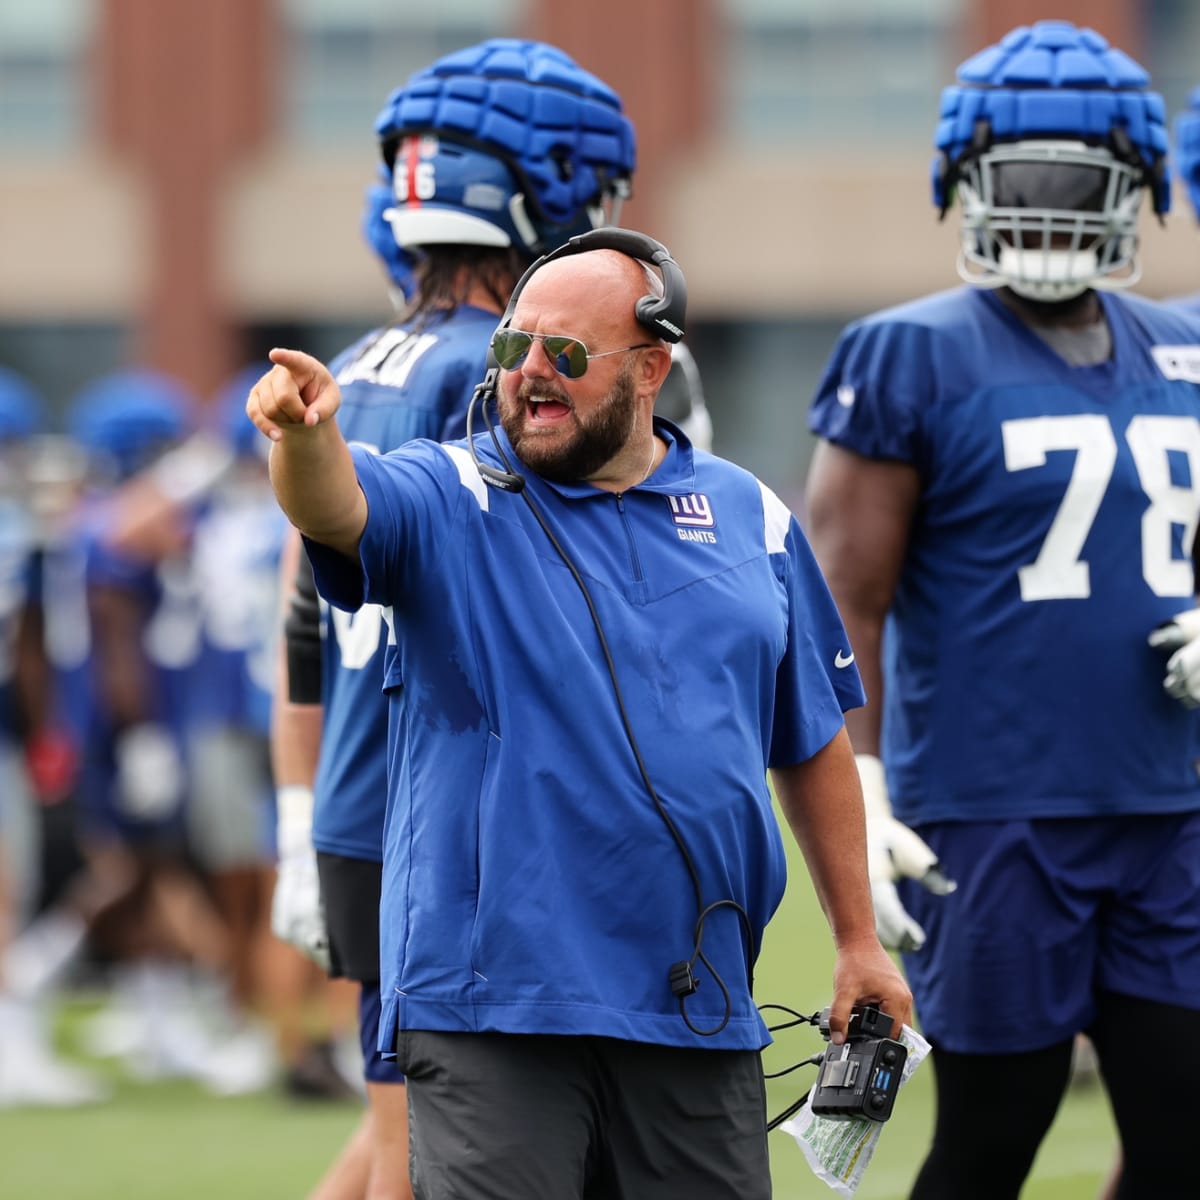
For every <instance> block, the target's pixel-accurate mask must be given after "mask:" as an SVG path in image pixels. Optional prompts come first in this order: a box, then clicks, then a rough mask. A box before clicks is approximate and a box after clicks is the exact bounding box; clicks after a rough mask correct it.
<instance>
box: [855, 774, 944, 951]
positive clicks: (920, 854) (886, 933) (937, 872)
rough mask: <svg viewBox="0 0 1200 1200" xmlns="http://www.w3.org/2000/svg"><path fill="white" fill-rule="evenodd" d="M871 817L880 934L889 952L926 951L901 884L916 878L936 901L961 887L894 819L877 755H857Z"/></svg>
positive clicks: (870, 853) (871, 870) (870, 865)
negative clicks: (899, 887) (900, 890)
mask: <svg viewBox="0 0 1200 1200" xmlns="http://www.w3.org/2000/svg"><path fill="white" fill-rule="evenodd" d="M854 762H855V765H856V766H857V767H858V777H859V779H860V780H861V781H862V792H863V807H864V808H865V810H866V815H867V874H868V876H869V877H870V880H871V899H872V901H873V902H874V904H875V932H876V933H877V934H878V935H879V940H880V941H881V942H882V943H883V945H884V946H886V947H887V948H888V949H889V950H920V948H921V947H922V946H923V945H924V944H925V930H923V929H922V928H921V926H920V925H918V924H917V922H916V921H914V920H913V919H912V917H910V916H909V915H908V913H907V912H906V911H905V908H904V905H903V904H901V903H900V896H899V894H898V893H897V891H896V880H897V879H901V878H908V879H915V880H917V882H918V883H920V884H921V885H922V886H923V887H925V888H927V889H928V890H929V891H931V892H933V894H934V895H935V896H945V895H947V894H949V893H950V892H952V891H954V889H955V888H956V887H957V886H958V884H956V883H955V882H954V880H952V879H950V878H948V877H947V876H946V874H945V873H944V872H943V871H942V868H941V864H940V863H939V862H938V858H937V855H936V854H934V852H933V851H932V850H931V849H930V848H929V847H928V846H927V845H926V844H925V843H924V842H923V841H922V840H921V838H919V837H918V836H917V835H916V834H915V833H913V831H912V830H911V829H909V827H908V826H907V825H902V824H901V823H900V822H899V821H897V820H896V818H895V817H893V816H892V806H891V803H890V802H889V801H888V793H887V780H886V779H885V778H884V774H883V763H881V762H880V761H879V759H878V758H876V757H875V755H874V754H856V755H855V756H854Z"/></svg>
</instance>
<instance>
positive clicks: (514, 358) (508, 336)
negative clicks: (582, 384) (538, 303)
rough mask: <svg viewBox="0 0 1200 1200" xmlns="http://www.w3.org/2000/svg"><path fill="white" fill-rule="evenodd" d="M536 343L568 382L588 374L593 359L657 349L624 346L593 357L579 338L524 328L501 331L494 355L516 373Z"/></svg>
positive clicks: (644, 344)
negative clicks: (530, 330) (529, 330)
mask: <svg viewBox="0 0 1200 1200" xmlns="http://www.w3.org/2000/svg"><path fill="white" fill-rule="evenodd" d="M534 342H541V343H542V349H543V350H544V351H545V352H546V357H547V358H548V359H549V360H550V361H551V363H553V365H554V369H555V370H556V371H557V372H558V373H559V374H560V375H565V376H566V377H567V378H568V379H579V378H581V377H582V376H584V375H586V374H587V367H588V359H590V358H607V357H608V356H609V355H610V354H628V353H629V352H630V351H631V350H650V349H653V346H654V343H653V342H639V343H638V344H637V345H636V346H622V347H621V348H620V350H601V351H600V352H599V353H598V354H591V353H589V352H588V348H587V346H585V345H584V344H583V342H581V341H580V340H579V339H578V338H573V337H563V336H561V335H560V334H556V333H526V332H524V330H521V329H497V330H496V332H495V333H494V334H493V335H492V353H493V354H494V355H495V356H496V361H497V362H498V363H499V364H500V366H501V367H502V368H503V369H504V370H505V371H515V370H517V369H518V368H519V367H520V366H521V364H522V363H524V361H525V359H526V358H528V357H529V351H530V349H531V348H532V346H533V343H534Z"/></svg>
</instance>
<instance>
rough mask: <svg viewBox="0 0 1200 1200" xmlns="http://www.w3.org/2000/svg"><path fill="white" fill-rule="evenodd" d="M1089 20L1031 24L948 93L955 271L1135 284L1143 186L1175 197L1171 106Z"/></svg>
mask: <svg viewBox="0 0 1200 1200" xmlns="http://www.w3.org/2000/svg"><path fill="white" fill-rule="evenodd" d="M1149 83H1150V76H1149V75H1148V74H1147V72H1146V71H1145V70H1144V68H1142V67H1141V66H1139V65H1138V64H1137V63H1136V62H1134V61H1133V59H1131V58H1130V57H1129V56H1128V55H1127V54H1124V53H1123V52H1122V51H1120V50H1118V49H1116V48H1115V47H1112V46H1110V45H1109V44H1108V42H1107V41H1106V40H1105V39H1104V38H1103V37H1101V35H1100V34H1098V33H1096V32H1095V31H1094V30H1091V29H1080V28H1077V27H1076V26H1074V25H1072V24H1070V23H1069V22H1067V21H1039V22H1037V23H1036V24H1034V25H1033V26H1021V27H1020V28H1018V29H1014V30H1013V31H1012V32H1011V33H1009V34H1007V35H1006V36H1005V37H1004V38H1003V39H1002V40H1001V41H1000V42H999V43H998V44H996V45H994V46H989V47H988V48H987V49H985V50H982V51H980V52H979V53H978V54H975V55H973V56H972V57H971V58H969V59H967V61H966V62H964V63H963V64H962V65H961V66H960V67H959V68H958V72H957V82H956V83H955V84H953V85H952V86H950V87H947V88H946V89H945V90H944V91H943V92H942V103H941V113H940V118H939V121H938V126H937V132H936V134H935V137H934V145H935V147H936V149H937V155H936V157H935V158H934V161H933V171H932V174H933V180H932V182H933V201H934V203H935V204H936V205H937V206H938V208H939V209H940V210H941V212H942V215H943V216H944V215H945V213H946V212H947V210H948V209H949V208H950V207H951V205H952V204H953V202H954V200H955V199H957V200H958V201H959V204H960V207H961V209H962V236H961V250H960V254H959V274H960V275H962V277H963V278H964V279H965V280H967V282H969V283H973V284H977V285H979V286H983V287H999V286H1008V287H1011V288H1012V289H1013V290H1014V291H1016V292H1019V293H1020V294H1022V295H1025V296H1028V297H1030V298H1031V299H1036V300H1048V301H1057V300H1066V299H1070V298H1071V297H1072V296H1075V295H1078V294H1079V293H1081V292H1083V291H1085V290H1086V289H1088V288H1090V287H1105V288H1118V287H1128V286H1129V285H1131V284H1133V283H1136V282H1137V280H1138V278H1139V277H1140V269H1139V267H1138V265H1137V259H1136V251H1137V214H1138V209H1139V207H1140V205H1141V199H1142V191H1143V189H1145V190H1146V191H1148V192H1149V194H1150V198H1151V202H1152V204H1153V207H1154V211H1155V213H1157V214H1158V215H1159V216H1162V215H1163V214H1164V213H1166V212H1167V210H1168V209H1169V207H1170V202H1171V181H1170V173H1169V170H1168V166H1167V143H1168V138H1167V129H1166V110H1165V107H1164V104H1163V100H1162V97H1161V96H1160V95H1159V94H1158V93H1157V92H1152V91H1149V90H1148V88H1149Z"/></svg>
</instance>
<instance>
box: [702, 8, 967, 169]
mask: <svg viewBox="0 0 1200 1200" xmlns="http://www.w3.org/2000/svg"><path fill="white" fill-rule="evenodd" d="M966 7H967V4H966V0H806V3H804V4H796V3H794V0H725V9H726V20H727V21H728V23H729V28H730V32H731V34H732V37H731V39H730V46H731V50H730V61H729V67H730V78H729V83H728V87H729V93H728V94H729V99H730V105H729V109H728V118H727V119H728V121H729V125H730V128H729V133H730V134H731V135H732V136H735V137H738V138H744V139H746V140H748V141H749V142H750V143H752V144H762V143H778V142H784V143H787V144H788V145H789V146H795V145H796V144H797V143H810V144H815V145H841V144H852V145H862V144H863V143H879V142H889V143H898V144H900V145H901V146H902V147H905V148H908V147H911V146H914V145H918V144H920V145H927V144H928V143H929V140H930V138H931V136H932V131H933V127H934V124H935V123H936V120H937V111H938V98H939V96H940V93H941V89H942V87H943V85H945V84H947V83H949V82H951V80H952V78H953V73H954V68H955V66H956V65H957V64H958V62H959V60H960V59H961V58H962V57H963V56H962V53H961V43H960V39H959V32H960V25H961V18H962V16H963V13H964V11H965V9H966Z"/></svg>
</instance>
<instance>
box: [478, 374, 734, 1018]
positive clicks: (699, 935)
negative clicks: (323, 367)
mask: <svg viewBox="0 0 1200 1200" xmlns="http://www.w3.org/2000/svg"><path fill="white" fill-rule="evenodd" d="M484 391H485V386H484V385H483V384H481V385H480V386H479V387H477V388H476V389H475V392H474V394H473V395H472V397H471V403H470V405H469V406H468V408H467V438H468V442H469V444H470V445H471V449H472V453H474V442H473V441H472V440H471V437H472V435H471V428H472V417H473V415H474V409H475V404H476V402H477V401H478V400H479V399H480V396H481V393H483V392H484ZM480 409H481V411H482V413H483V421H484V424H485V425H486V426H487V431H488V434H489V436H490V437H491V439H492V445H493V447H494V448H495V451H496V455H497V457H498V458H499V459H500V461H501V462H502V463H503V464H504V469H505V470H506V471H507V472H508V473H509V474H510V475H517V474H518V472H516V471H514V470H513V467H512V463H511V462H510V461H509V459H508V455H507V454H505V452H504V448H503V446H501V444H500V439H499V438H498V437H497V436H496V430H495V427H494V426H493V425H492V420H491V417H490V416H489V415H488V399H487V397H486V396H484V398H483V402H482V404H480ZM521 496H522V498H523V499H524V501H525V503H526V505H527V506H528V507H529V511H530V512H531V513H532V514H533V517H534V520H536V521H537V523H538V525H540V526H541V529H542V532H543V533H544V534H545V535H546V537H547V538H548V539H549V541H550V544H551V546H553V547H554V551H555V553H556V554H557V555H558V557H559V558H560V559H561V560H562V563H563V565H564V566H565V567H566V568H567V570H568V571H569V572H570V573H571V578H572V579H574V580H575V584H576V586H577V587H578V588H579V591H580V593H581V594H582V596H583V600H584V603H585V604H586V605H587V610H588V615H589V616H590V617H591V620H592V625H593V627H594V628H595V630H596V636H597V638H598V639H599V642H600V650H601V653H602V654H603V655H604V665H605V667H606V668H607V670H608V677H609V680H610V681H611V683H612V688H613V695H614V698H615V699H616V702H617V711H618V712H619V713H620V717H621V725H622V727H623V729H624V731H625V739H626V741H627V742H628V743H629V748H630V750H631V751H632V752H633V757H634V761H635V762H636V763H637V768H638V773H639V774H640V775H641V777H642V783H643V785H644V786H645V788H646V791H647V793H648V794H649V796H650V799H651V801H652V802H653V804H654V807H655V809H656V811H657V812H658V815H659V817H661V818H662V821H663V824H665V825H666V827H667V830H668V832H669V833H670V835H671V838H672V840H673V841H674V842H675V845H676V847H678V849H679V853H680V855H681V856H682V857H683V862H684V866H685V867H686V869H687V873H688V878H689V880H690V881H691V884H692V892H693V894H694V895H695V898H696V909H697V913H698V915H697V918H696V926H695V930H694V933H693V940H692V956H691V958H690V959H688V960H687V961H686V963H677V964H675V965H674V966H673V967H672V970H671V973H670V974H671V978H672V981H674V978H675V972H676V971H677V970H678V968H679V967H681V966H684V967H686V972H687V975H686V978H687V981H688V984H689V985H690V986H688V987H687V991H685V992H683V993H681V994H680V995H679V1015H680V1016H681V1017H682V1018H683V1022H684V1024H685V1025H686V1026H687V1027H688V1029H690V1030H691V1031H692V1033H694V1034H696V1035H697V1036H699V1037H712V1036H714V1035H715V1034H718V1033H720V1032H721V1030H722V1029H724V1028H725V1026H726V1025H728V1024H729V1020H730V1018H731V1017H732V1015H733V1001H732V998H731V997H730V995H729V989H728V987H726V985H725V981H724V980H723V979H722V978H721V975H720V973H719V972H718V971H717V969H716V967H714V966H713V964H712V963H711V962H710V961H709V959H708V957H707V956H706V955H705V954H704V951H703V948H702V947H703V940H704V922H705V920H706V919H707V917H708V915H709V913H711V912H713V911H714V910H715V909H718V908H722V907H728V908H732V909H733V910H734V911H735V912H736V913H737V914H738V917H739V919H740V921H741V924H742V929H743V931H744V933H745V934H746V943H747V944H746V977H747V980H748V983H749V987H750V992H751V994H753V992H754V973H753V969H752V966H751V954H752V952H753V948H754V938H753V930H752V926H751V924H750V917H749V916H748V914H747V913H746V910H745V909H744V908H743V907H742V906H741V905H740V904H738V903H737V901H736V900H716V901H714V902H713V903H712V904H709V905H707V906H705V904H704V893H703V890H702V888H701V886H700V876H699V874H698V872H697V870H696V864H695V862H694V861H693V860H692V856H691V853H690V851H689V850H688V848H687V843H686V842H685V841H684V840H683V835H682V834H681V833H680V832H679V830H678V828H677V827H676V825H675V822H674V821H673V820H672V819H671V815H670V814H669V813H668V812H667V810H666V808H665V807H664V805H663V802H662V799H661V798H660V797H659V794H658V792H657V790H656V789H655V787H654V783H653V781H652V780H651V778H650V772H649V770H648V769H647V767H646V763H645V760H644V759H643V758H642V751H641V748H640V746H639V745H638V740H637V736H636V734H635V733H634V731H633V723H632V722H631V721H630V719H629V713H628V711H627V710H626V708H625V697H624V694H623V693H622V691H621V684H620V681H619V680H618V679H617V666H616V663H615V662H614V660H613V657H612V652H611V651H610V650H609V646H608V638H607V636H606V635H605V633H604V626H603V625H602V624H601V622H600V614H599V613H598V612H597V611H596V605H595V601H593V599H592V594H591V592H590V591H589V590H588V586H587V583H586V582H585V580H584V578H583V576H582V574H581V573H580V571H579V568H578V567H576V565H575V563H574V562H573V561H572V560H571V557H570V555H568V554H567V552H566V550H565V549H564V548H563V546H562V543H561V542H559V540H558V538H557V537H556V536H555V534H554V531H553V530H552V529H551V528H550V526H549V524H548V523H547V522H546V519H545V518H544V517H543V516H542V513H541V510H540V509H539V508H538V506H537V505H536V504H534V502H533V499H532V498H531V497H530V495H529V491H528V489H522V491H521ZM697 961H700V962H702V963H703V964H704V966H705V968H706V969H707V971H708V973H709V974H710V975H711V976H712V978H713V981H714V982H715V983H716V985H717V987H718V989H719V990H720V992H721V996H722V999H723V1001H724V1012H723V1015H722V1017H721V1019H720V1021H719V1022H718V1023H717V1024H716V1025H715V1026H713V1027H712V1028H711V1029H702V1028H700V1027H699V1026H697V1025H695V1024H694V1023H693V1022H692V1020H691V1018H690V1017H689V1016H688V1014H687V997H688V995H690V994H691V992H693V991H695V989H696V988H697V987H698V986H699V981H698V980H696V979H695V978H694V976H693V975H692V968H693V967H694V966H695V965H696V962H697Z"/></svg>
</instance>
